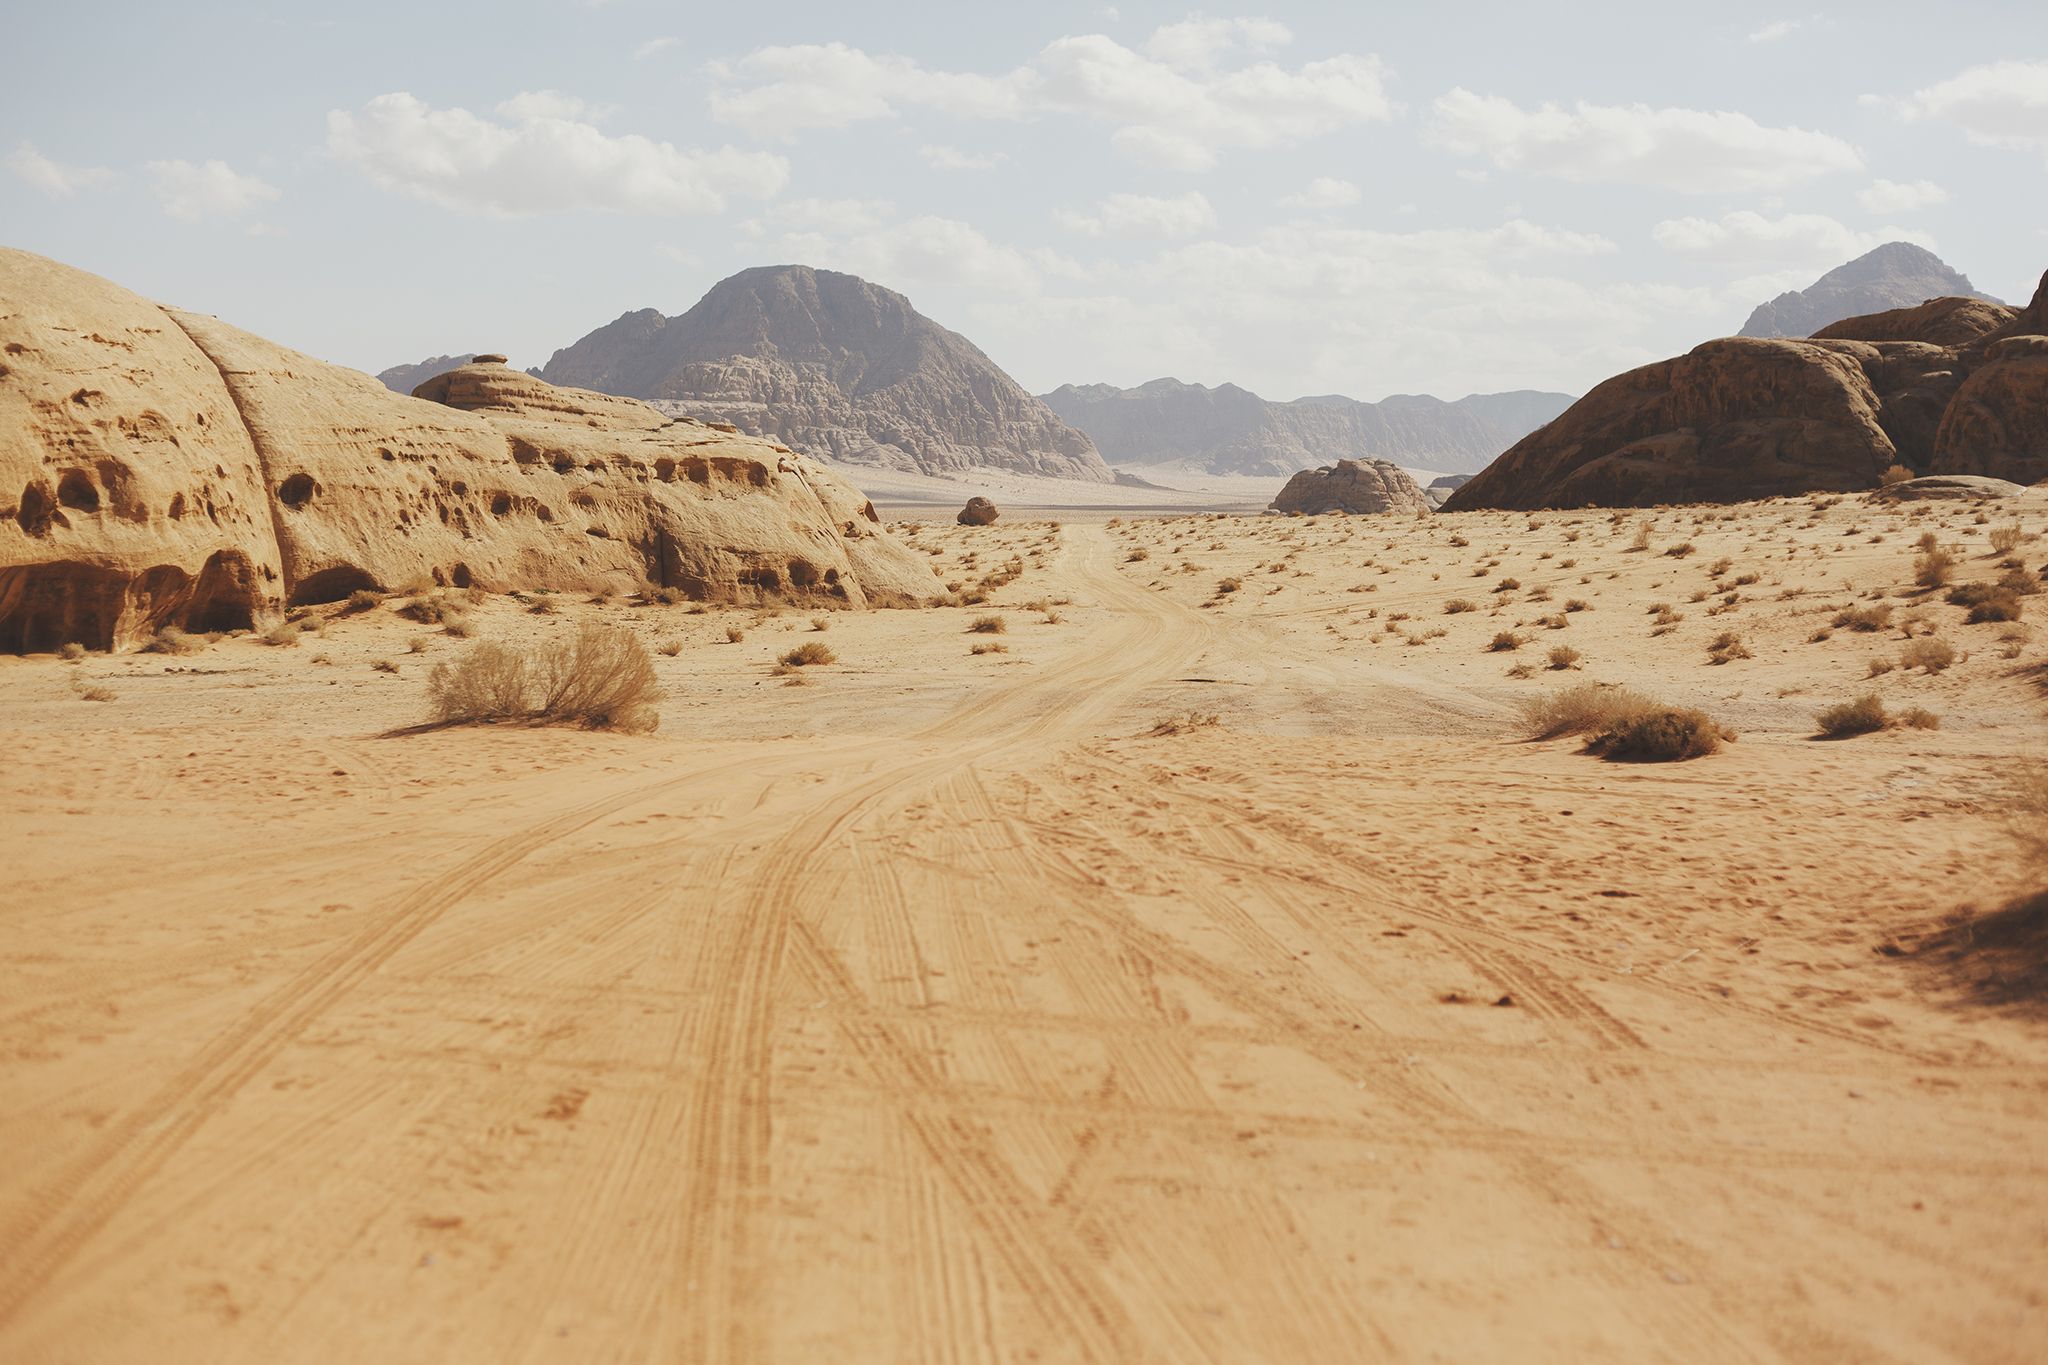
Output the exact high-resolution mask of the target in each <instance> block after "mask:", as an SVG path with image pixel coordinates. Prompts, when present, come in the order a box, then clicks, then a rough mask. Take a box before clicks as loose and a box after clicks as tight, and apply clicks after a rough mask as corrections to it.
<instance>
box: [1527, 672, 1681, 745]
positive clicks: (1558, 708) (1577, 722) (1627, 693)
mask: <svg viewBox="0 0 2048 1365" xmlns="http://www.w3.org/2000/svg"><path fill="white" fill-rule="evenodd" d="M1656 705H1657V704H1656V703H1655V702H1653V701H1651V700H1650V699H1649V698H1648V697H1646V696H1644V695H1643V694H1642V693H1640V692H1637V691H1634V690H1633V689H1631V688H1627V687H1611V686H1607V685H1604V684H1601V683H1596V682H1584V683H1579V684H1577V685H1575V686H1572V687H1566V688H1562V689H1560V690H1559V691H1556V692H1552V693H1549V694H1548V695H1546V696H1542V697H1532V698H1530V699H1529V700H1527V701H1525V702H1523V703H1522V718H1523V721H1524V723H1525V724H1526V726H1527V729H1526V733H1527V735H1528V737H1529V738H1530V739H1557V738H1560V737H1562V736H1564V735H1583V734H1590V733H1591V732H1593V731H1594V730H1597V729H1600V728H1601V727H1602V726H1604V725H1606V724H1607V723H1608V722H1610V721H1612V720H1615V719H1618V718H1620V717H1622V716H1627V715H1635V714H1639V713H1642V712H1645V711H1651V710H1654V709H1656Z"/></svg>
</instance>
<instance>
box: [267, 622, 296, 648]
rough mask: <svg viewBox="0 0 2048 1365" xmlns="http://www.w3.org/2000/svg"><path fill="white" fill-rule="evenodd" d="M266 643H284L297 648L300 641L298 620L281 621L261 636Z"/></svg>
mask: <svg viewBox="0 0 2048 1365" xmlns="http://www.w3.org/2000/svg"><path fill="white" fill-rule="evenodd" d="M259 638H261V639H262V641H263V643H264V644H266V645H282V646H285V647H287V648H296V647H297V645H298V643H299V626H298V623H297V622H296V621H280V622H278V623H277V624H276V625H274V626H272V627H271V628H270V629H269V630H266V631H264V632H263V634H262V635H261V636H260V637H259Z"/></svg>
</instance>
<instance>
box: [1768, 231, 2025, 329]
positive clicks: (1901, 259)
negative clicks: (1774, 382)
mask: <svg viewBox="0 0 2048 1365" xmlns="http://www.w3.org/2000/svg"><path fill="white" fill-rule="evenodd" d="M1949 297H1955V298H1972V299H1983V300H1986V301H1987V302H1990V303H1994V304H1995V303H1997V302H1998V300H1997V299H1994V298H1992V297H1991V296H1990V295H1988V294H1980V293H1978V292H1977V290H1976V287H1975V286H1974V285H1972V284H1971V283H1970V281H1969V278H1968V277H1967V276H1965V275H1964V274H1962V273H1961V272H1960V271H1956V270H1951V269H1950V268H1949V267H1948V265H1947V263H1946V262H1944V261H1943V260H1942V259H1941V257H1939V256H1937V255H1935V254H1934V253H1933V252H1931V251H1929V250H1927V249H1926V248H1925V247H1918V246H1914V245H1913V244H1912V243H1911V242H1887V243H1885V244H1884V245H1883V246H1881V247H1878V248H1877V249H1876V250H1874V251H1867V252H1865V253H1864V254H1863V255H1861V256H1858V257H1857V258H1856V259H1855V260H1853V261H1850V262H1849V263H1848V264H1847V265H1839V266H1836V267H1835V268H1834V269H1833V270H1830V271H1829V272H1828V273H1827V274H1825V275H1823V276H1821V277H1820V278H1819V279H1818V280H1815V281H1814V282H1813V284H1812V285H1811V286H1809V287H1808V288H1806V289H1802V290H1796V291H1793V292H1791V293H1785V294H1780V295H1778V297H1776V298H1775V299H1772V300H1771V301H1770V302H1769V303H1765V304H1760V305H1759V306H1758V307H1757V309H1756V311H1755V312H1753V313H1751V314H1750V315H1749V321H1747V322H1745V323H1743V324H1742V331H1741V332H1740V333H1738V335H1740V336H1746V337H1807V336H1812V335H1813V334H1814V333H1816V332H1818V331H1820V330H1821V329H1822V328H1823V327H1826V326H1828V325H1829V324H1830V323H1835V322H1840V321H1841V320H1842V319H1843V318H1852V317H1861V316H1863V315H1865V314H1868V313H1879V312H1884V311H1886V310H1888V309H1893V308H1910V307H1912V306H1914V305H1915V304H1919V303H1925V302H1926V301H1927V300H1929V299H1936V298H1949Z"/></svg>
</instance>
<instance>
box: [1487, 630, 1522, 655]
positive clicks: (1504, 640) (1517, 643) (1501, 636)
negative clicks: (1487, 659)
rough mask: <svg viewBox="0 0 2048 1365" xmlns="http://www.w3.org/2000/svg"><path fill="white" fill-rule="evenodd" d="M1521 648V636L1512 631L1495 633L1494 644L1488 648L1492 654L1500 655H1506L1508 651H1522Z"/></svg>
mask: <svg viewBox="0 0 2048 1365" xmlns="http://www.w3.org/2000/svg"><path fill="white" fill-rule="evenodd" d="M1521 647H1522V637H1521V636H1519V635H1517V634H1515V633H1514V632H1513V631H1511V630H1503V631H1498V632H1496V633H1495V635H1494V637H1493V643H1492V644H1490V645H1488V646H1487V647H1486V648H1487V649H1488V650H1489V651H1491V652H1492V653H1495V654H1500V653H1504V652H1505V651H1507V650H1510V649H1520V648H1521Z"/></svg>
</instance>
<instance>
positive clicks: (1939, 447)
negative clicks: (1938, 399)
mask: <svg viewBox="0 0 2048 1365" xmlns="http://www.w3.org/2000/svg"><path fill="white" fill-rule="evenodd" d="M2044 287H2048V283H2044ZM1929 468H1930V469H1931V470H1932V471H1933V472H1935V473H1937V474H1985V475H1989V476H1990V477H1992V478H1995V479H2010V480H2012V481H2013V482H2015V483H2029V484H2030V483H2039V482H2041V481H2042V480H2044V479H2048V336H2007V337H2002V338H1999V339H1997V340H1994V341H1992V342H1991V343H1990V344H1989V345H1988V346H1986V347H1985V348H1984V363H1983V364H1981V365H1979V366H1978V367H1977V368H1976V370H1975V371H1974V372H1972V373H1971V375H1970V377H1969V378H1968V379H1966V380H1964V381H1963V384H1962V387H1961V388H1959V389H1957V390H1956V396H1955V398H1954V399H1953V400H1951V401H1950V403H1949V405H1948V409H1947V411H1945V412H1944V413H1943V414H1942V418H1941V427H1940V430H1939V431H1937V432H1936V434H1935V438H1934V459H1933V461H1932V463H1931V464H1930V465H1929Z"/></svg>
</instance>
